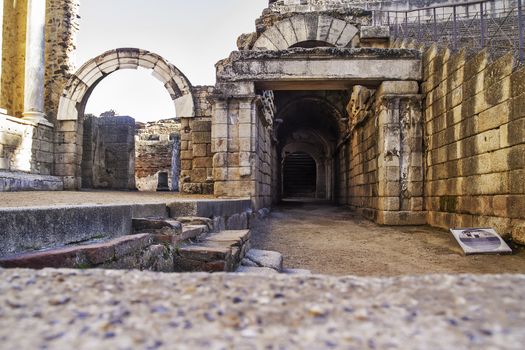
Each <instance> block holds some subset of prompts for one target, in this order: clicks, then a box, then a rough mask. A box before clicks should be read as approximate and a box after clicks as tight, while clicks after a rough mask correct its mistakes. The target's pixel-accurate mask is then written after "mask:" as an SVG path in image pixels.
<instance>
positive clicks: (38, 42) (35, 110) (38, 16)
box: [23, 0, 49, 125]
mask: <svg viewBox="0 0 525 350" xmlns="http://www.w3.org/2000/svg"><path fill="white" fill-rule="evenodd" d="M45 25H46V0H28V2H27V29H26V30H27V34H26V57H25V84H24V113H23V115H24V119H26V120H29V121H32V122H35V123H39V124H46V125H49V122H48V121H47V120H46V116H45V113H44V78H45V76H44V74H45Z"/></svg>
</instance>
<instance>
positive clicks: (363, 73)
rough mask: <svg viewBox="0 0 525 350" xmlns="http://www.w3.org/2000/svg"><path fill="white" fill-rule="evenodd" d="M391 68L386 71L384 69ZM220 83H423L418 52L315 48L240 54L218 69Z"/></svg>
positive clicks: (243, 52)
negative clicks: (418, 81)
mask: <svg viewBox="0 0 525 350" xmlns="http://www.w3.org/2000/svg"><path fill="white" fill-rule="evenodd" d="M385 65H386V66H389V67H390V69H389V70H387V71H385V70H384V69H381V67H384V66H385ZM217 77H218V79H220V80H221V81H273V82H276V81H280V80H282V81H291V80H303V81H304V80H309V79H316V80H319V79H326V80H328V79H341V80H347V81H352V80H354V82H357V81H355V78H356V77H359V81H361V82H363V81H366V80H371V81H374V80H376V81H377V80H380V81H382V80H414V81H417V80H420V79H421V59H420V54H419V52H418V51H417V50H405V49H372V48H360V49H348V48H314V49H302V48H301V49H299V48H296V49H292V50H286V51H275V52H270V51H262V52H256V51H237V52H234V53H232V54H231V56H230V57H229V58H228V59H227V60H224V61H222V62H219V64H218V66H217Z"/></svg>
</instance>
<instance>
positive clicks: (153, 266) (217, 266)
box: [0, 217, 309, 274]
mask: <svg viewBox="0 0 525 350" xmlns="http://www.w3.org/2000/svg"><path fill="white" fill-rule="evenodd" d="M132 226H133V234H130V235H126V236H122V237H118V238H114V239H110V240H93V241H89V242H82V243H78V244H73V245H68V246H64V247H58V248H53V249H44V250H40V251H35V252H28V253H24V254H18V255H15V256H11V257H6V258H2V259H0V267H4V268H31V269H42V268H76V269H91V268H98V269H138V270H148V271H157V272H243V273H262V274H268V273H288V274H307V273H309V271H306V270H293V269H290V270H285V269H283V259H282V256H281V254H280V253H277V252H269V251H261V250H255V249H250V230H249V229H244V230H220V229H218V227H217V225H214V221H213V220H212V219H209V218H205V217H179V218H176V219H169V218H168V219H167V218H137V219H133V223H132Z"/></svg>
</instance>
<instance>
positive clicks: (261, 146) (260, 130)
mask: <svg viewBox="0 0 525 350" xmlns="http://www.w3.org/2000/svg"><path fill="white" fill-rule="evenodd" d="M255 126H256V128H257V133H256V135H257V142H256V143H255V145H254V146H255V148H256V152H255V157H256V158H255V164H256V166H255V169H257V173H256V174H255V178H256V185H255V186H256V193H257V194H258V195H259V196H258V198H257V202H258V205H257V209H260V208H269V207H271V205H272V175H273V174H272V168H271V166H272V164H273V163H275V162H274V161H273V157H274V156H276V153H275V147H274V146H273V145H272V129H271V128H269V125H268V124H267V123H266V119H265V118H264V116H263V115H262V113H258V118H257V122H256V125H255Z"/></svg>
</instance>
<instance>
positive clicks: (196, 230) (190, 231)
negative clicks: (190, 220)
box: [180, 225, 209, 241]
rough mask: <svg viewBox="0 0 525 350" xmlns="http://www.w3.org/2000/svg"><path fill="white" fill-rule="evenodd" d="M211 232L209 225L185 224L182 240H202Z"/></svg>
mask: <svg viewBox="0 0 525 350" xmlns="http://www.w3.org/2000/svg"><path fill="white" fill-rule="evenodd" d="M208 232H209V227H208V226H207V225H183V226H182V234H181V236H180V240H182V241H185V240H188V239H197V240H202V239H204V238H205V237H206V235H207V234H208Z"/></svg>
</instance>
